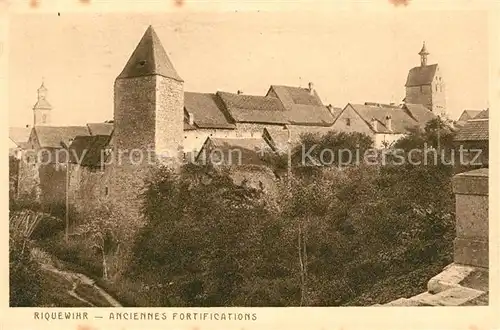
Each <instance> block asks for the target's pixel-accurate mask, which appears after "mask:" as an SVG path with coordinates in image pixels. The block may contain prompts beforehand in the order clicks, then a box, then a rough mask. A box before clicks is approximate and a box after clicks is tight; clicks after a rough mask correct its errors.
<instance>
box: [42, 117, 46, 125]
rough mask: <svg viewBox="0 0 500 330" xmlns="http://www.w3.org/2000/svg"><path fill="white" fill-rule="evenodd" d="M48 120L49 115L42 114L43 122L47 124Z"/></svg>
mask: <svg viewBox="0 0 500 330" xmlns="http://www.w3.org/2000/svg"><path fill="white" fill-rule="evenodd" d="M46 122H47V115H42V123H43V124H45V123H46Z"/></svg>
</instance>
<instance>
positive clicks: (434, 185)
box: [47, 125, 454, 306]
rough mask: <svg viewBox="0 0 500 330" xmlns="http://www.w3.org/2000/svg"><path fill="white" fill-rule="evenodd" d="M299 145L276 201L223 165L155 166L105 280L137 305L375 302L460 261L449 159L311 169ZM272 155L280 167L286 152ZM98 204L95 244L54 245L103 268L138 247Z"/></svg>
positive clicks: (334, 145) (62, 254) (352, 143)
mask: <svg viewBox="0 0 500 330" xmlns="http://www.w3.org/2000/svg"><path fill="white" fill-rule="evenodd" d="M447 134H448V133H446V132H442V134H440V139H441V140H440V147H443V148H444V147H448V145H449V144H448V143H449V142H450V141H451V139H450V138H449V137H448V135H447ZM449 134H452V133H451V132H450V133H449ZM434 137H436V132H435V130H433V127H432V125H429V126H428V127H427V129H426V130H424V131H421V132H420V131H419V132H417V131H416V132H415V133H414V134H412V135H411V136H410V137H408V138H404V139H402V140H401V141H400V142H398V143H397V146H396V147H399V148H402V149H404V150H409V149H411V148H413V147H421V146H422V145H423V143H424V142H426V141H430V143H431V144H432V143H436V140H435V139H434ZM303 140H304V144H305V145H306V146H307V145H313V144H317V145H319V147H318V150H321V148H331V149H332V150H338V149H341V148H346V149H349V148H351V149H354V148H360V149H361V150H366V149H367V148H369V147H371V146H372V142H373V141H372V140H371V139H370V138H369V137H367V136H364V135H362V134H358V133H350V134H346V133H330V134H328V135H326V136H324V137H318V136H314V135H306V136H304V137H303ZM297 152H300V151H298V150H297V149H296V150H295V153H294V157H293V162H292V164H293V166H294V168H293V173H294V176H293V178H290V181H288V180H282V181H280V182H278V183H277V186H278V187H277V191H278V198H275V199H274V198H270V196H269V195H266V194H265V193H264V192H263V191H262V190H259V189H254V188H251V187H248V186H240V185H237V184H235V183H234V182H233V180H232V179H231V173H230V172H226V171H223V170H215V169H213V168H209V167H197V166H194V165H187V166H186V167H184V168H183V171H182V172H181V173H174V172H172V171H171V170H168V169H166V168H160V169H158V170H157V172H156V173H155V175H154V176H153V177H151V179H150V180H149V181H148V182H147V189H146V191H145V192H144V195H143V214H144V216H145V219H146V224H145V225H144V227H142V228H141V229H140V231H139V232H138V233H137V235H136V237H135V241H134V243H133V245H132V247H131V248H129V250H130V252H129V253H130V255H129V256H128V258H125V259H124V260H126V261H128V260H130V262H129V263H128V264H127V263H126V262H123V263H122V264H120V266H119V267H118V268H119V269H118V270H116V269H115V270H114V271H113V273H117V272H118V273H120V276H119V277H118V278H117V279H116V282H115V283H111V282H108V281H104V280H102V279H100V280H99V281H100V282H102V283H101V285H102V286H103V287H105V288H106V289H109V290H110V292H111V293H115V294H116V298H118V299H119V300H122V301H123V302H125V304H126V305H128V306H130V305H138V306H300V305H309V306H338V305H353V304H371V303H373V304H374V303H383V302H386V301H388V300H390V299H396V298H399V297H400V296H405V295H412V294H416V293H420V292H422V291H424V290H425V283H426V282H427V280H428V279H429V278H430V277H432V276H434V275H435V271H436V269H439V268H440V267H444V266H445V265H446V264H448V263H449V262H451V255H452V239H453V237H454V198H453V194H452V190H451V177H452V173H453V172H452V169H451V168H450V167H449V166H445V165H441V164H436V165H430V166H426V165H410V164H406V165H402V166H396V165H379V166H365V165H359V166H343V167H342V168H339V167H337V166H334V165H338V164H337V163H335V162H334V163H332V166H330V167H317V166H315V167H311V168H313V169H312V170H311V168H307V167H306V168H303V167H299V166H298V165H299V163H298V161H297V158H296V157H297ZM268 161H269V162H270V164H275V165H276V171H277V172H279V171H283V165H284V164H285V162H284V159H283V157H278V158H275V159H273V158H272V157H271V158H269V159H268ZM285 169H286V168H285ZM101 211H103V210H97V211H96V214H94V215H92V216H89V217H87V218H88V219H89V223H88V224H87V225H86V226H83V227H82V228H83V229H84V230H83V231H82V235H83V233H85V234H84V235H86V236H85V240H82V241H81V242H86V243H87V244H85V243H68V244H69V245H68V244H66V243H60V244H54V243H51V244H50V245H49V246H47V251H48V252H52V253H54V254H55V255H56V256H58V257H59V258H61V259H62V260H65V261H68V262H72V263H75V264H80V265H81V267H82V269H83V270H82V272H84V273H86V274H89V272H90V273H92V274H90V275H93V276H94V277H95V278H99V277H102V275H103V273H105V272H104V269H105V267H106V266H107V263H106V258H107V257H109V255H112V254H115V252H116V250H118V247H120V246H121V247H122V249H123V250H126V248H127V247H128V246H129V245H131V243H130V240H131V238H130V237H126V238H125V236H126V235H130V230H128V229H127V228H125V227H123V226H121V225H122V223H116V222H113V221H111V220H112V219H111V216H110V215H109V214H108V213H106V212H101ZM122 227H123V228H122ZM82 238H83V236H82ZM60 242H62V240H61V241H60ZM90 242H92V245H96V246H97V248H96V249H93V250H92V249H89V246H90V244H89V243H90ZM72 244H74V245H72ZM129 250H127V253H128V251H129ZM103 267H104V268H103ZM407 278H408V280H407V281H406V279H407Z"/></svg>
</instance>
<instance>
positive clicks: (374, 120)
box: [372, 118, 378, 132]
mask: <svg viewBox="0 0 500 330" xmlns="http://www.w3.org/2000/svg"><path fill="white" fill-rule="evenodd" d="M372 128H373V130H374V131H375V132H377V131H378V122H377V119H375V118H372Z"/></svg>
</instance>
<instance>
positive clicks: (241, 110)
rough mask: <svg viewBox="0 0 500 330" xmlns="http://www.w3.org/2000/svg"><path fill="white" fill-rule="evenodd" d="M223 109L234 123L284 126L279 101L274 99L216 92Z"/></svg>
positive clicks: (283, 114)
mask: <svg viewBox="0 0 500 330" xmlns="http://www.w3.org/2000/svg"><path fill="white" fill-rule="evenodd" d="M217 96H218V97H219V98H220V99H221V101H222V103H223V104H224V107H225V109H226V110H227V112H228V113H229V115H230V116H231V117H232V118H233V119H234V121H236V122H242V123H266V124H286V123H288V120H287V118H286V115H285V109H284V108H283V105H282V104H281V102H280V100H279V99H277V98H275V97H268V96H256V95H243V94H233V93H227V92H217Z"/></svg>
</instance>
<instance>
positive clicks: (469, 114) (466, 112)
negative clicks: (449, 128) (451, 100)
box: [458, 110, 482, 121]
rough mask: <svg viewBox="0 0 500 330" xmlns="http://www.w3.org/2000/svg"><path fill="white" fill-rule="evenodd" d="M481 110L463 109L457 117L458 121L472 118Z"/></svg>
mask: <svg viewBox="0 0 500 330" xmlns="http://www.w3.org/2000/svg"><path fill="white" fill-rule="evenodd" d="M481 111H482V110H464V111H463V112H462V114H461V115H460V117H459V118H458V121H466V120H469V119H472V118H474V117H475V116H477V115H478V114H479V113H480V112H481Z"/></svg>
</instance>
